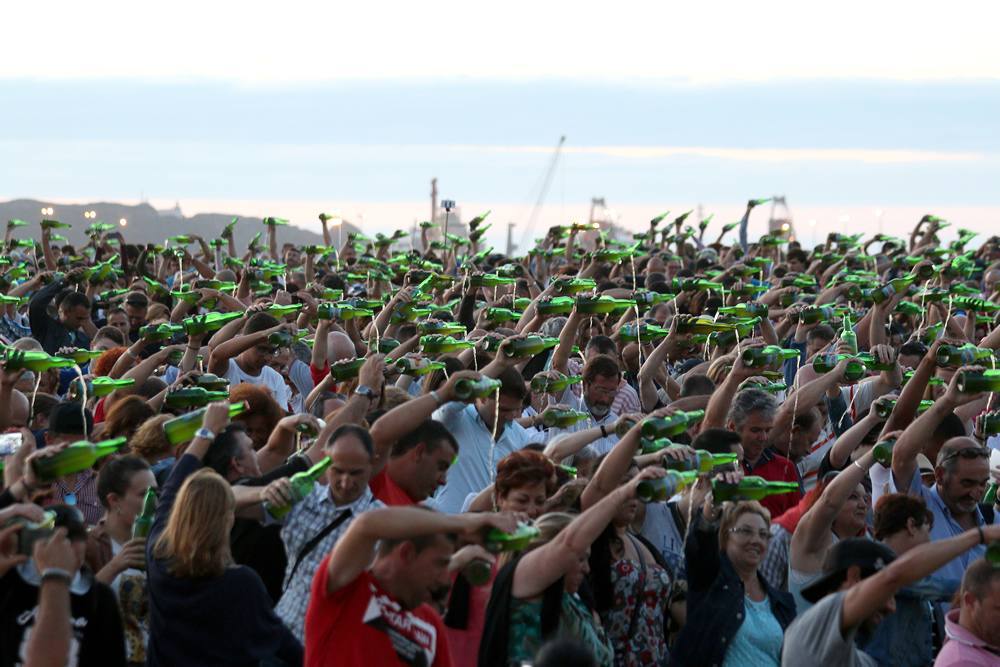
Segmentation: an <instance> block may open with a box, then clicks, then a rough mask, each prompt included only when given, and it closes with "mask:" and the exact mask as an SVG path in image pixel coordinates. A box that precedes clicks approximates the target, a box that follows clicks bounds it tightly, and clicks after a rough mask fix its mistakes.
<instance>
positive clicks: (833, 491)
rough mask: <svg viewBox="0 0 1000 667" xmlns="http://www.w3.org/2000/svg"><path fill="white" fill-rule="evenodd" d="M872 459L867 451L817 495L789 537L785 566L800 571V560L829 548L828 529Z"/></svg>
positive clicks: (865, 472) (859, 481)
mask: <svg viewBox="0 0 1000 667" xmlns="http://www.w3.org/2000/svg"><path fill="white" fill-rule="evenodd" d="M874 462H875V459H874V457H873V455H872V453H871V452H870V451H869V452H867V453H865V455H864V456H862V457H861V458H860V459H858V460H857V461H856V465H851V466H847V467H846V468H844V470H842V471H841V472H840V473H839V474H838V475H837V476H836V477H835V478H834V479H833V481H832V482H830V484H829V485H827V487H826V488H825V489H823V492H822V493H821V494H820V496H819V498H818V499H817V500H816V504H814V505H813V506H812V507H810V508H809V511H808V512H806V513H805V514H803V515H802V519H801V520H799V525H798V526H797V527H796V528H795V532H794V533H793V534H792V542H791V545H790V547H789V554H788V564H789V565H791V566H792V567H795V568H797V569H802V565H801V563H802V561H803V560H804V559H806V558H808V557H813V558H815V557H817V556H818V554H819V552H820V551H821V550H823V549H824V548H826V547H827V546H829V539H828V538H829V536H830V529H831V527H832V526H833V520H834V519H835V518H837V513H838V512H840V509H841V508H842V507H843V506H844V503H846V502H847V499H848V497H849V496H850V495H851V493H853V492H854V491H855V489H857V487H858V484H860V483H861V480H862V479H864V477H865V475H866V474H867V473H868V469H869V468H871V466H872V463H874Z"/></svg>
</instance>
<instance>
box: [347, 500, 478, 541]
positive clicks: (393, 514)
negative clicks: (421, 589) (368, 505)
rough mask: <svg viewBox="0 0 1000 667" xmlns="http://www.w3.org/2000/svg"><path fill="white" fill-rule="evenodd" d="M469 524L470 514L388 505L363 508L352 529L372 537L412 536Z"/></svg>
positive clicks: (454, 529) (457, 530)
mask: <svg viewBox="0 0 1000 667" xmlns="http://www.w3.org/2000/svg"><path fill="white" fill-rule="evenodd" d="M468 526H469V519H468V516H467V515H463V514H445V513H444V512H428V511H427V510H425V509H422V508H419V507H387V508H383V509H377V510H372V511H370V512H364V513H362V514H361V515H359V516H358V518H356V519H355V520H354V523H353V524H352V530H353V531H357V532H358V533H360V534H361V535H363V536H365V537H367V538H369V539H371V540H410V539H413V538H416V537H422V536H424V535H434V534H438V533H460V532H462V531H464V530H465V529H466V528H467V527H468Z"/></svg>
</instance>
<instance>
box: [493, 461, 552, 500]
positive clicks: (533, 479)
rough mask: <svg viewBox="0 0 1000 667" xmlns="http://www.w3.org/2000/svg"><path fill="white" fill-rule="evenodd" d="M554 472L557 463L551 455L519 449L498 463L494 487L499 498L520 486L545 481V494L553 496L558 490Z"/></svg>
mask: <svg viewBox="0 0 1000 667" xmlns="http://www.w3.org/2000/svg"><path fill="white" fill-rule="evenodd" d="M554 472H555V465H553V463H552V461H550V460H549V457H547V456H545V455H544V454H542V453H540V452H537V451H534V450H531V449H519V450H518V451H516V452H512V453H510V454H508V455H507V456H505V457H503V458H502V459H500V462H499V463H497V475H496V480H495V481H494V483H493V488H494V490H495V492H496V496H497V498H499V497H500V496H506V495H507V494H508V493H510V491H511V489H514V488H517V487H519V486H524V485H526V484H537V483H539V482H545V495H546V496H551V495H552V494H553V493H555V490H556V489H555V479H554V478H553V476H552V474H553V473H554Z"/></svg>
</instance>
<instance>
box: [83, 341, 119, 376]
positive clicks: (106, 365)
mask: <svg viewBox="0 0 1000 667" xmlns="http://www.w3.org/2000/svg"><path fill="white" fill-rule="evenodd" d="M125 352H126V348H124V347H113V348H111V349H110V350H105V351H104V352H103V353H102V354H101V356H99V357H97V359H95V360H94V363H93V364H91V365H90V374H91V375H93V376H95V377H104V376H106V375H108V374H109V373H110V372H111V369H112V368H114V367H115V364H116V363H118V359H119V358H120V357H121V356H122V355H123V354H125Z"/></svg>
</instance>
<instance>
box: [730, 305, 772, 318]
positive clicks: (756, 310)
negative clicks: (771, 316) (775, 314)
mask: <svg viewBox="0 0 1000 667" xmlns="http://www.w3.org/2000/svg"><path fill="white" fill-rule="evenodd" d="M769 312H770V310H769V308H768V307H767V305H766V304H763V303H740V304H737V305H735V306H723V307H721V308H719V313H720V314H722V315H735V316H737V317H761V318H763V317H767V316H768V313H769Z"/></svg>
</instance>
